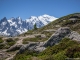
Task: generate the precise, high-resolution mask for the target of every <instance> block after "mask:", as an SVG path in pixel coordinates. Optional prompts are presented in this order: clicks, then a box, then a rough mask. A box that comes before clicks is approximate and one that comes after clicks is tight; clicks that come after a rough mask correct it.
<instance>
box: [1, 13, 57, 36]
mask: <svg viewBox="0 0 80 60" xmlns="http://www.w3.org/2000/svg"><path fill="white" fill-rule="evenodd" d="M56 19H57V18H56V17H53V16H49V15H47V14H44V15H42V16H38V17H36V16H31V17H30V18H29V19H25V20H22V19H21V18H20V17H17V18H14V17H12V18H10V19H7V18H6V17H4V18H3V19H1V20H0V35H3V36H17V35H19V34H22V33H25V32H27V31H28V30H32V29H34V25H35V24H36V26H37V28H40V27H43V26H45V25H47V24H48V23H50V22H52V21H54V20H56Z"/></svg>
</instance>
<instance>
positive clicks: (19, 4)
mask: <svg viewBox="0 0 80 60" xmlns="http://www.w3.org/2000/svg"><path fill="white" fill-rule="evenodd" d="M76 12H80V0H0V19H2V18H3V17H7V19H10V18H11V17H15V18H16V17H18V16H20V17H21V18H22V19H23V20H25V19H27V18H29V17H30V16H39V15H43V14H48V15H51V16H55V17H57V18H59V17H61V16H65V15H67V14H71V13H76Z"/></svg>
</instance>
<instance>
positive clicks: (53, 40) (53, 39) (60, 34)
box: [44, 27, 71, 47]
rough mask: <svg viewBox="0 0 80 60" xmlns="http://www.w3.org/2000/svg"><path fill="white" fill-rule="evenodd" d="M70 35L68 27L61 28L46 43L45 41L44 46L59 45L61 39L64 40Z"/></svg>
mask: <svg viewBox="0 0 80 60" xmlns="http://www.w3.org/2000/svg"><path fill="white" fill-rule="evenodd" d="M70 33H71V30H70V29H69V28H68V27H61V28H59V29H58V30H57V31H56V32H55V33H54V34H53V35H52V36H51V37H50V38H49V40H48V41H46V43H45V44H44V46H45V47H48V46H53V45H55V44H56V43H59V41H60V40H62V38H64V37H65V36H67V35H68V34H70Z"/></svg>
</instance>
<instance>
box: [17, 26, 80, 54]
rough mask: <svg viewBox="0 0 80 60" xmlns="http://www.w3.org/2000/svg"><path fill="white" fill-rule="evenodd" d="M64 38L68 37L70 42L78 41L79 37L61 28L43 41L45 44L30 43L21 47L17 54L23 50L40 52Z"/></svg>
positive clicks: (65, 28) (67, 28) (67, 29)
mask: <svg viewBox="0 0 80 60" xmlns="http://www.w3.org/2000/svg"><path fill="white" fill-rule="evenodd" d="M65 37H68V38H70V39H71V40H77V41H80V35H79V34H78V33H77V32H74V31H71V30H70V29H69V27H61V28H59V29H58V30H57V31H56V32H55V33H54V34H53V35H52V36H51V37H50V38H49V39H48V40H47V41H45V42H30V43H29V44H26V45H23V46H22V47H21V48H20V50H19V52H18V53H22V52H24V51H25V50H31V51H36V52H42V51H43V50H45V49H46V48H47V47H48V46H53V45H55V44H57V43H59V42H60V41H61V40H62V39H63V38H65ZM65 43H66V42H65Z"/></svg>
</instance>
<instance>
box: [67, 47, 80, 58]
mask: <svg viewBox="0 0 80 60" xmlns="http://www.w3.org/2000/svg"><path fill="white" fill-rule="evenodd" d="M79 53H80V47H79V46H73V47H70V48H68V49H67V50H66V56H68V57H69V58H74V57H75V58H78V57H80V54H79Z"/></svg>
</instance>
